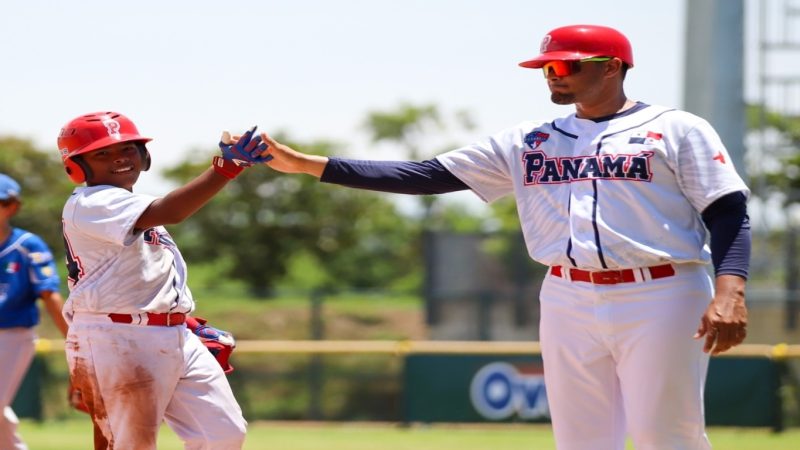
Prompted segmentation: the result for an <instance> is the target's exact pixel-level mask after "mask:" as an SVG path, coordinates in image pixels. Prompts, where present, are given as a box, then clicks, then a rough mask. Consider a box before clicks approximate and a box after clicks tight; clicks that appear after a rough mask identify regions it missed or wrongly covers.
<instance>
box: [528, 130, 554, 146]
mask: <svg viewBox="0 0 800 450" xmlns="http://www.w3.org/2000/svg"><path fill="white" fill-rule="evenodd" d="M549 138H550V135H549V134H548V133H542V132H541V131H531V132H530V133H528V134H527V135H526V136H525V143H526V144H527V145H528V147H530V148H531V149H533V150H536V149H537V148H538V147H539V146H540V145H542V142H546V141H547V140H548V139H549Z"/></svg>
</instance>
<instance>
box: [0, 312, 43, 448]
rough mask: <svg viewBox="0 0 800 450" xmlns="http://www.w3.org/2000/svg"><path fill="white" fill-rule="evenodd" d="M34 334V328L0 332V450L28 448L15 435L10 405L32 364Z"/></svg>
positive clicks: (15, 424)
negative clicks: (0, 409) (0, 373)
mask: <svg viewBox="0 0 800 450" xmlns="http://www.w3.org/2000/svg"><path fill="white" fill-rule="evenodd" d="M35 340H36V332H35V331H34V330H33V328H24V327H18V328H6V329H0V342H2V345H0V361H3V366H4V367H6V368H5V369H4V370H3V376H2V377H0V402H2V406H3V416H2V417H0V449H12V450H26V449H27V448H28V447H27V446H26V445H25V443H24V442H22V439H21V438H20V436H19V434H17V426H18V425H19V420H18V419H17V415H16V414H14V411H12V410H11V402H13V401H14V396H16V395H17V390H18V389H19V386H20V384H22V378H23V377H24V376H25V373H27V371H28V367H30V365H31V361H33V354H34V347H35V346H34V344H35Z"/></svg>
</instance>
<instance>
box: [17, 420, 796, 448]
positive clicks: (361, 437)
mask: <svg viewBox="0 0 800 450" xmlns="http://www.w3.org/2000/svg"><path fill="white" fill-rule="evenodd" d="M20 432H21V433H22V435H23V438H24V439H25V441H26V442H27V443H28V446H29V447H30V449H31V450H86V449H88V448H91V443H92V436H91V423H90V422H89V420H88V419H85V420H69V421H60V422H55V421H51V422H43V423H36V422H31V421H22V424H21V425H20ZM709 436H710V438H711V442H712V444H713V445H714V448H715V449H720V450H797V449H798V448H800V429H791V430H789V431H786V432H783V433H772V432H770V431H769V430H764V429H740V428H711V429H710V430H709ZM158 448H159V449H160V450H179V449H182V448H183V446H182V445H181V443H180V441H179V440H178V438H177V437H176V436H175V434H174V433H173V432H172V431H171V430H169V429H168V428H167V427H166V426H165V427H163V428H162V430H161V435H160V436H159V441H158ZM244 448H245V449H246V450H261V449H270V450H412V449H413V450H519V449H531V450H547V449H554V448H555V445H554V444H553V438H552V434H551V432H550V428H549V427H548V426H546V425H475V426H468V425H455V426H445V425H436V426H413V427H400V426H397V425H392V424H375V423H306V422H297V423H294V422H257V423H252V424H250V429H249V431H248V437H247V442H246V444H245V446H244ZM629 448H631V449H632V448H633V447H632V446H629Z"/></svg>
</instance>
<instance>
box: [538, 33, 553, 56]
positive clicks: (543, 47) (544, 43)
mask: <svg viewBox="0 0 800 450" xmlns="http://www.w3.org/2000/svg"><path fill="white" fill-rule="evenodd" d="M552 40H553V38H552V37H550V35H549V34H547V35H545V37H544V38H542V45H540V46H539V53H544V52H546V51H547V46H548V45H550V41H552Z"/></svg>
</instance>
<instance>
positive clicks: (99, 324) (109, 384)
mask: <svg viewBox="0 0 800 450" xmlns="http://www.w3.org/2000/svg"><path fill="white" fill-rule="evenodd" d="M254 131H255V128H253V129H252V130H249V131H248V132H247V133H245V134H244V135H243V136H241V138H239V139H238V142H237V143H236V144H235V145H234V144H226V143H223V142H221V143H220V147H221V149H222V155H221V156H216V157H214V159H213V161H212V164H211V167H210V168H209V169H208V170H206V171H205V172H203V173H202V174H201V175H200V176H198V177H197V178H195V179H194V180H192V181H190V182H189V183H187V184H186V185H185V186H181V187H179V188H177V189H175V190H174V191H172V192H170V193H169V194H167V195H166V196H164V197H161V198H157V197H152V196H149V195H142V194H136V193H134V192H133V186H134V185H135V184H136V181H137V179H138V178H139V174H140V173H141V172H142V171H143V170H147V169H148V167H149V166H150V154H149V152H148V150H147V148H146V147H145V143H146V142H148V141H150V139H149V138H146V137H143V136H141V135H140V134H139V131H138V130H137V128H136V126H135V125H134V124H133V122H132V121H131V120H130V119H128V118H127V117H125V116H124V115H122V114H119V113H116V112H97V113H91V114H85V115H82V116H79V117H77V118H75V119H73V120H71V121H70V122H69V123H67V124H66V125H65V126H64V127H63V128H62V129H61V133H60V134H59V137H58V148H59V151H60V152H61V157H62V160H63V163H64V167H65V169H66V172H67V174H68V175H69V177H70V179H72V181H74V182H76V183H83V182H85V183H86V186H80V187H77V188H76V189H75V191H74V192H73V193H72V195H71V196H70V197H69V199H68V200H67V202H66V204H65V206H64V212H63V217H62V221H63V228H64V242H65V245H66V250H67V254H66V258H67V267H68V272H69V275H68V277H69V288H70V295H69V297H68V299H67V302H66V305H65V306H64V315H65V317H66V318H67V320H68V321H69V323H70V329H69V334H68V336H67V341H66V353H67V359H68V362H69V368H70V376H71V381H72V384H73V386H74V387H75V388H76V389H78V390H79V391H80V393H81V396H82V399H83V402H84V403H85V405H86V409H87V410H88V412H89V413H90V414H91V417H92V422H93V423H94V446H95V448H96V449H111V448H118V449H137V450H139V449H155V448H156V437H157V434H158V430H159V428H160V426H161V423H162V421H164V420H166V422H167V424H168V425H169V426H170V427H171V428H172V429H173V430H174V431H175V432H176V433H177V434H178V436H179V437H180V438H181V439H182V440H183V441H184V443H185V446H186V448H191V449H239V448H241V447H242V444H243V442H244V438H245V430H246V425H247V423H246V422H245V419H244V418H243V417H242V412H241V409H240V408H239V405H238V404H237V402H236V399H235V398H234V396H233V393H232V392H231V388H230V386H229V384H228V381H227V379H226V378H225V375H224V373H223V369H222V367H221V366H220V364H219V363H217V361H216V360H215V359H214V356H212V354H211V353H210V352H209V351H208V350H207V349H206V347H205V346H203V344H202V343H201V342H200V339H199V338H198V336H196V335H195V334H194V333H192V331H191V330H189V329H188V328H187V326H186V322H187V315H188V314H189V313H191V312H192V310H193V309H194V301H193V300H192V294H191V292H190V291H189V288H188V286H187V284H186V280H187V270H186V263H185V262H184V260H183V258H182V257H181V254H180V252H179V251H178V248H177V246H176V245H175V242H174V241H173V240H172V237H171V236H170V235H169V233H168V232H167V230H166V229H165V228H164V225H168V224H175V223H179V222H181V221H183V220H185V219H186V218H188V217H189V216H191V215H192V214H193V213H194V212H195V211H197V210H198V209H199V208H200V207H202V206H203V205H204V204H206V203H207V202H208V201H209V200H210V199H211V198H212V197H213V196H214V194H216V193H217V192H219V191H220V190H221V189H222V188H223V187H225V185H226V184H228V182H229V181H230V180H231V179H233V178H235V177H236V175H238V174H239V173H240V172H241V171H242V170H243V168H244V167H247V166H249V165H252V163H254V162H259V161H263V159H259V158H258V157H257V155H258V154H259V153H260V152H261V151H263V148H264V146H263V145H262V144H260V143H259V141H260V137H255V138H253V132H254ZM226 142H227V141H226ZM254 155H256V156H254Z"/></svg>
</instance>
